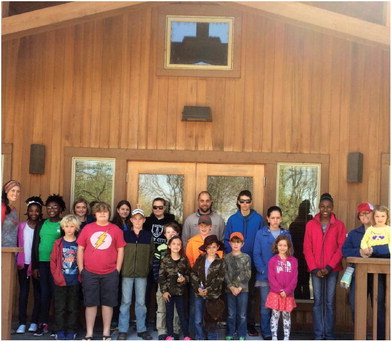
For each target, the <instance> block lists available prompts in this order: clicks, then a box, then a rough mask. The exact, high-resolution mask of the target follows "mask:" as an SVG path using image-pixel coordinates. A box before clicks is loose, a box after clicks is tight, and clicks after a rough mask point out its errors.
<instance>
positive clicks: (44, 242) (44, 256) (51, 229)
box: [38, 219, 61, 261]
mask: <svg viewBox="0 0 391 342" xmlns="http://www.w3.org/2000/svg"><path fill="white" fill-rule="evenodd" d="M39 237H40V238H41V241H40V243H39V247H38V253H39V261H50V253H52V249H53V244H54V241H56V240H57V239H58V238H60V237H61V228H60V221H58V222H50V220H49V219H47V220H45V222H44V223H43V225H42V228H41V231H40V232H39Z"/></svg>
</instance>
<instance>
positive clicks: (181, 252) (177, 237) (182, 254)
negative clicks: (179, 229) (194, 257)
mask: <svg viewBox="0 0 391 342" xmlns="http://www.w3.org/2000/svg"><path fill="white" fill-rule="evenodd" d="M175 239H178V240H179V241H180V242H181V243H182V245H181V249H180V250H179V255H180V256H181V257H184V256H185V255H186V254H185V248H184V247H183V241H182V239H181V237H180V236H179V235H175V236H173V237H172V238H171V239H170V240H168V241H167V251H166V255H171V248H169V247H170V244H171V242H172V241H174V240H175Z"/></svg>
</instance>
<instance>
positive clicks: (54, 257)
mask: <svg viewBox="0 0 391 342" xmlns="http://www.w3.org/2000/svg"><path fill="white" fill-rule="evenodd" d="M62 239H63V238H62V237H60V238H59V239H57V240H56V241H54V245H53V249H52V253H51V254H50V271H51V272H52V275H53V279H54V284H55V285H57V286H67V283H66V281H65V278H64V274H63V273H62ZM78 279H79V282H80V280H81V278H80V274H79V277H78Z"/></svg>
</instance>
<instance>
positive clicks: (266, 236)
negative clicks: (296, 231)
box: [254, 226, 292, 281]
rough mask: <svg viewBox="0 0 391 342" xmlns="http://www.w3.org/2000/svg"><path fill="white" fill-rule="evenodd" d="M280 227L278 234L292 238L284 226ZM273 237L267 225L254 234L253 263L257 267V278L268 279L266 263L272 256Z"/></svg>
mask: <svg viewBox="0 0 391 342" xmlns="http://www.w3.org/2000/svg"><path fill="white" fill-rule="evenodd" d="M280 229H281V234H280V235H288V236H289V238H290V239H291V240H292V237H291V234H290V233H289V231H288V230H286V229H284V228H280ZM274 240H275V238H274V236H273V235H272V233H271V232H270V228H269V227H268V226H265V227H263V228H262V229H261V230H260V231H259V232H258V233H257V235H256V237H255V242H254V264H255V268H256V269H257V280H260V281H268V279H267V272H268V270H267V264H268V263H269V260H270V259H271V258H272V257H273V256H274V253H273V252H272V245H273V242H274Z"/></svg>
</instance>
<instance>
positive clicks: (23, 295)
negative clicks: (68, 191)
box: [16, 196, 43, 334]
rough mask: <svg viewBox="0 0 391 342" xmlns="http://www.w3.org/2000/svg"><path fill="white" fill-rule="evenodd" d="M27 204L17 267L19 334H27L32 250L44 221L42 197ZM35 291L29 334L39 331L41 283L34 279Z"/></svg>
mask: <svg viewBox="0 0 391 342" xmlns="http://www.w3.org/2000/svg"><path fill="white" fill-rule="evenodd" d="M26 203H27V213H26V215H27V221H25V222H21V223H19V225H18V247H23V248H24V250H23V252H20V253H18V256H17V259H16V261H17V266H18V278H19V288H20V290H19V327H18V329H17V330H16V333H17V334H24V333H25V332H26V323H27V302H28V298H29V290H30V278H32V277H31V275H32V270H31V248H32V245H33V237H34V229H35V227H36V226H37V224H38V223H39V222H40V221H42V207H43V202H42V199H41V197H39V196H33V197H30V198H28V199H27V200H26ZM32 282H33V289H34V308H33V313H32V315H31V324H30V327H29V329H28V331H29V332H35V331H36V330H37V323H38V314H39V302H40V300H41V298H40V289H39V281H38V280H37V279H34V278H32Z"/></svg>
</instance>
